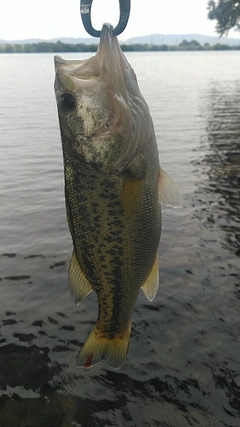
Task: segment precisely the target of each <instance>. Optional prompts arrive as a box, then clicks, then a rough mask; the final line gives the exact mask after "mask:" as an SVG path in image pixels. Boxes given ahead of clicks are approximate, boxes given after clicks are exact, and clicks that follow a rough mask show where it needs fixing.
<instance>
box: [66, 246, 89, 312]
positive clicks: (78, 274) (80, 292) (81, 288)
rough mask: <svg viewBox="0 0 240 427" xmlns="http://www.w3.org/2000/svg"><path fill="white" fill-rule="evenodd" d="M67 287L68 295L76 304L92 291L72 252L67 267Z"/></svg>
mask: <svg viewBox="0 0 240 427" xmlns="http://www.w3.org/2000/svg"><path fill="white" fill-rule="evenodd" d="M68 285H69V291H70V294H71V296H72V298H73V299H74V302H75V303H76V304H79V303H80V302H81V300H82V299H83V298H85V297H86V296H87V295H88V294H90V292H92V290H93V289H92V286H91V285H90V283H89V281H88V280H87V279H86V277H85V275H84V273H83V272H82V270H81V267H80V265H79V263H78V260H77V258H76V255H75V252H74V251H73V254H72V259H71V261H70V266H69V275H68Z"/></svg>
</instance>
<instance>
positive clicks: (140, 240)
mask: <svg viewBox="0 0 240 427" xmlns="http://www.w3.org/2000/svg"><path fill="white" fill-rule="evenodd" d="M54 60H55V72H56V74H55V84H54V88H55V95H56V101H57V108H58V116H59V125H60V133H61V139H62V151H63V163H64V179H65V204H66V216H67V221H68V225H69V230H70V233H71V236H72V241H73V253H72V258H71V261H70V265H69V277H68V283H69V290H70V294H71V296H72V298H73V299H74V301H75V303H76V304H80V302H81V301H82V299H83V298H85V297H86V296H87V295H89V294H90V293H91V292H92V291H95V292H96V294H97V299H98V317H97V321H96V324H95V327H94V328H93V330H92V331H91V332H90V335H89V337H88V339H87V340H86V342H85V343H84V345H83V347H82V348H81V350H80V352H79V354H78V356H77V366H78V367H84V368H90V367H92V366H93V365H95V364H97V363H98V362H100V361H102V360H105V362H106V363H107V364H108V365H109V366H110V367H113V368H115V369H119V368H120V367H121V366H122V365H123V363H124V362H125V360H126V357H127V353H128V347H129V339H130V333H131V316H132V313H133V310H134V307H135V303H136V300H137V297H138V294H139V291H140V289H142V290H143V292H144V294H145V296H146V298H147V299H148V300H149V301H152V300H153V299H154V297H155V295H156V293H157V290H158V286H159V271H158V253H157V251H158V246H159V241H160V235H161V222H162V218H161V203H160V202H163V203H165V204H166V205H171V206H175V207H177V206H182V196H181V195H180V193H179V190H178V188H177V185H176V184H175V182H174V181H173V180H172V179H171V178H170V176H169V175H168V174H167V173H166V172H164V170H163V169H162V168H161V167H160V165H159V153H158V147H157V142H156V137H155V132H154V127H153V121H152V118H151V115H150V112H149V108H148V105H147V103H146V101H145V100H144V98H143V96H142V94H141V92H140V89H139V87H138V83H137V78H136V75H135V72H134V71H133V69H132V67H131V65H130V64H129V62H128V61H127V59H126V57H125V56H124V54H123V52H122V50H121V47H120V45H119V42H118V39H117V37H115V36H114V35H113V31H112V27H111V25H110V24H104V25H103V28H102V31H101V37H100V43H99V46H98V50H97V52H96V54H95V56H93V57H91V58H88V59H85V60H64V59H62V58H61V57H60V56H55V58H54Z"/></svg>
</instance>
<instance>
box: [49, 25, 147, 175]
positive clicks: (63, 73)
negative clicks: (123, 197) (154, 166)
mask: <svg viewBox="0 0 240 427" xmlns="http://www.w3.org/2000/svg"><path fill="white" fill-rule="evenodd" d="M55 68H56V80H55V92H56V98H57V104H58V110H59V118H60V123H61V122H62V125H61V128H62V132H63V133H64V132H65V136H66V137H67V138H69V139H70V138H71V137H74V138H75V140H76V143H75V149H76V151H77V152H78V153H79V154H80V155H81V156H83V157H84V159H85V161H86V162H88V163H99V165H100V166H101V167H102V168H103V169H108V170H109V171H112V172H115V173H119V172H121V171H123V170H124V169H125V168H126V167H127V165H128V164H129V163H130V162H131V160H132V159H133V158H134V157H135V156H136V154H138V153H139V152H141V151H142V150H143V149H144V147H145V146H146V144H147V143H148V141H149V139H150V138H155V135H154V130H153V124H152V119H151V116H150V113H149V109H148V106H147V104H146V102H145V100H144V98H143V97H142V95H141V93H140V90H139V87H138V84H137V79H136V75H135V73H134V71H133V69H132V67H131V65H130V64H129V63H128V61H127V59H126V58H125V56H124V54H123V52H122V50H121V48H120V46H119V43H118V40H117V37H114V36H113V33H112V29H111V26H110V25H109V24H104V26H103V29H102V32H101V38H100V44H99V47H98V50H97V53H96V55H95V56H93V57H91V58H89V59H86V60H70V61H69V60H64V59H62V58H61V57H59V56H56V57H55ZM66 94H69V95H66ZM71 97H73V99H72V98H71ZM65 101H66V107H68V104H69V106H70V108H69V111H68V108H64V104H65ZM74 101H75V102H74ZM71 107H72V108H71Z"/></svg>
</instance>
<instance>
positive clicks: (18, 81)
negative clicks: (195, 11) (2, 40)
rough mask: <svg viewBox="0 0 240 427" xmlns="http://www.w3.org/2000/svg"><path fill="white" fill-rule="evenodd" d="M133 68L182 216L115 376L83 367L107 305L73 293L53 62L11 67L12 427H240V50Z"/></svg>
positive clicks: (7, 334) (1, 363)
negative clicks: (83, 350) (79, 358)
mask: <svg viewBox="0 0 240 427" xmlns="http://www.w3.org/2000/svg"><path fill="white" fill-rule="evenodd" d="M62 56H63V57H64V58H69V59H70V58H85V57H86V54H63V55H62ZM89 56H90V54H89ZM126 56H127V58H128V59H129V61H130V63H131V65H132V66H133V68H134V69H135V72H136V74H137V76H138V81H139V85H140V88H141V91H142V93H143V95H144V97H145V99H146V101H147V103H148V105H149V107H150V110H151V113H152V117H153V120H154V124H155V131H156V135H157V140H158V145H159V152H160V161H161V165H162V167H163V168H164V169H165V170H166V171H167V172H168V173H169V174H170V175H172V177H173V178H174V179H175V180H176V182H177V183H178V185H179V188H180V190H181V193H182V195H183V197H184V208H183V209H181V210H177V209H171V208H163V231H162V237H161V243H160V247H159V265H160V287H159V291H158V294H157V296H156V298H155V300H154V301H153V302H152V303H149V302H148V301H147V300H146V299H145V298H144V296H143V294H142V293H140V295H139V298H138V301H137V304H136V307H135V310H134V313H133V318H132V334H131V341H130V348H129V353H128V358H127V361H126V363H125V364H124V366H123V367H122V368H121V369H120V370H119V371H114V370H112V369H111V368H108V367H107V366H106V365H105V364H104V363H100V364H99V365H96V366H95V367H93V368H92V369H91V370H83V369H77V368H76V355H77V353H78V351H79V348H80V347H81V346H82V344H83V342H84V341H85V339H86V338H87V336H88V333H89V332H90V330H91V329H92V327H93V325H94V323H95V320H96V317H97V300H96V296H95V295H93V294H91V295H90V296H89V297H88V298H86V299H85V300H84V301H83V302H82V303H81V305H80V306H78V307H77V306H75V305H74V303H73V301H72V299H71V297H70V294H69V292H68V287H67V268H68V263H69V260H70V256H71V248H72V244H71V238H70V234H69V231H68V228H67V223H66V219H65V206H64V187H63V185H64V182H63V163H62V149H61V141H60V133H59V127H58V118H57V109H56V103H55V96H54V90H53V82H54V69H53V55H52V54H19V55H17V54H16V55H15V54H10V55H3V54H2V55H0V88H1V102H0V138H1V143H0V200H1V203H0V211H1V221H0V236H1V238H0V245H1V249H0V277H1V278H0V289H1V301H0V308H1V311H0V390H1V391H0V426H4V427H70V426H75V427H80V426H82V427H99V426H103V427H105V426H117V427H119V426H122V427H141V426H144V427H146V426H150V427H155V426H161V427H187V426H194V427H197V426H200V427H205V426H206V427H221V426H225V427H239V426H240V258H239V257H240V52H237V51H236V52H171V53H160V52H159V53H153V52H152V53H131V54H130V53H129V54H127V55H126Z"/></svg>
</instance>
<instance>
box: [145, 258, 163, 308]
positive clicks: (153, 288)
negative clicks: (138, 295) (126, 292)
mask: <svg viewBox="0 0 240 427" xmlns="http://www.w3.org/2000/svg"><path fill="white" fill-rule="evenodd" d="M158 286H159V272H158V258H157V256H156V259H155V262H154V264H153V267H152V270H151V271H150V274H149V276H148V278H147V280H146V282H145V283H144V285H143V286H142V290H143V293H144V295H145V297H146V298H147V299H148V300H149V301H153V300H154V298H155V296H156V293H157V290H158Z"/></svg>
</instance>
